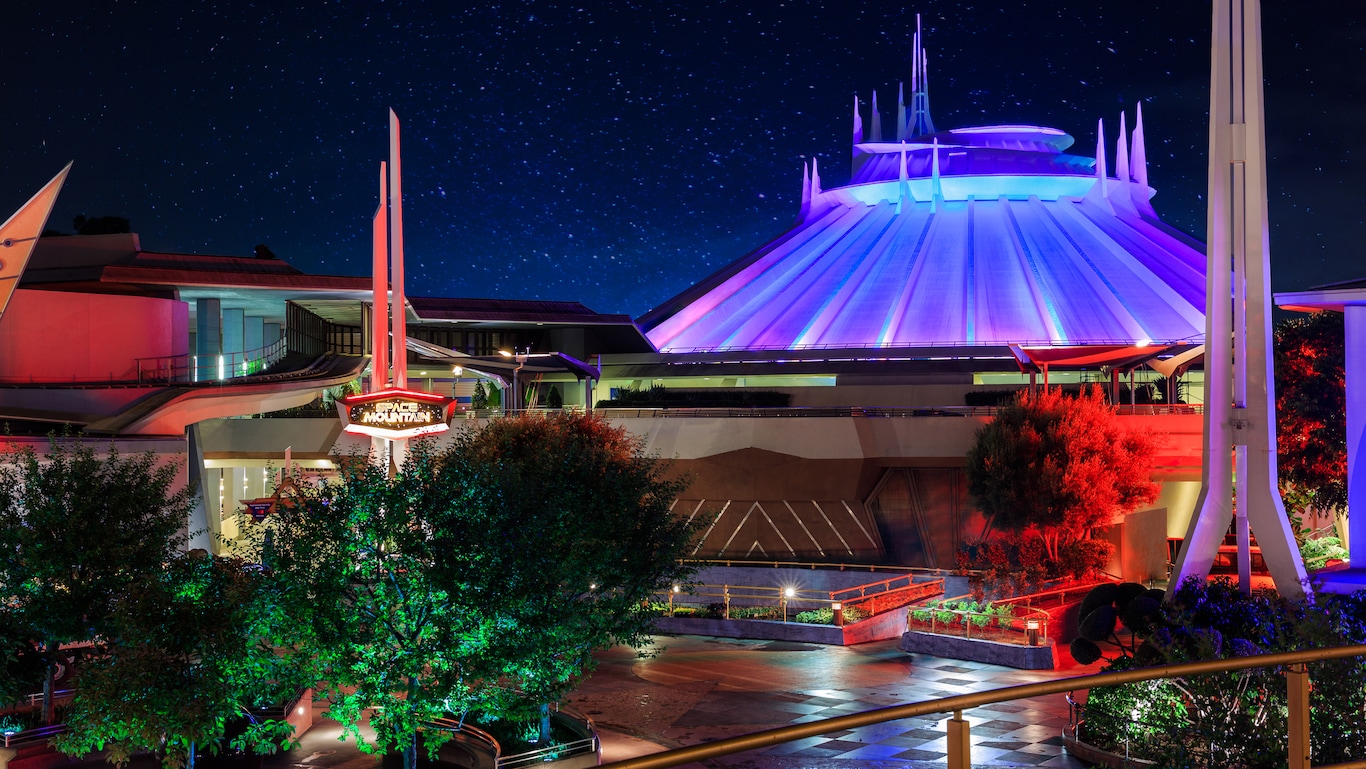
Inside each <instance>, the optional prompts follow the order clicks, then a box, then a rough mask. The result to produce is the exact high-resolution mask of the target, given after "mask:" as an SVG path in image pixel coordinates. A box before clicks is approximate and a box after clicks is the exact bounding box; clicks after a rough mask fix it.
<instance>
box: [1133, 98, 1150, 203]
mask: <svg viewBox="0 0 1366 769" xmlns="http://www.w3.org/2000/svg"><path fill="white" fill-rule="evenodd" d="M1134 109H1135V111H1136V114H1135V116H1134V151H1133V158H1132V163H1133V176H1134V182H1136V183H1137V184H1140V185H1142V186H1143V187H1145V188H1146V187H1147V186H1148V153H1147V151H1146V150H1145V149H1144V145H1143V102H1139V103H1138V104H1137V105H1136V106H1135V107H1134ZM1147 198H1148V191H1147V189H1144V190H1143V199H1144V200H1147Z"/></svg>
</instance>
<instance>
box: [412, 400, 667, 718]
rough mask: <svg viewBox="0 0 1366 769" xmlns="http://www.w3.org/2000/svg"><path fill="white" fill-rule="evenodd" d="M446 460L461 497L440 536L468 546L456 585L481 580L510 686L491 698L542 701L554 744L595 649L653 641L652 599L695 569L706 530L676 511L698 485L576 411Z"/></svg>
mask: <svg viewBox="0 0 1366 769" xmlns="http://www.w3.org/2000/svg"><path fill="white" fill-rule="evenodd" d="M446 459H447V462H448V465H447V472H448V473H449V481H448V482H449V483H451V484H453V485H454V486H455V487H456V488H458V489H460V490H461V493H460V494H458V495H457V496H456V497H455V498H454V505H453V506H452V508H451V509H450V510H449V517H447V518H445V519H444V520H442V521H441V523H440V526H439V527H438V529H437V539H438V541H439V542H440V543H441V544H440V548H441V549H442V550H443V551H450V552H455V553H457V554H458V557H457V558H456V559H454V560H452V561H450V562H448V566H449V567H450V568H454V569H455V573H454V574H452V575H451V578H452V579H453V578H455V577H456V576H457V575H459V574H465V575H469V574H478V575H479V582H480V584H479V585H477V586H474V591H475V592H474V594H473V597H475V598H476V599H477V603H478V605H479V606H480V607H481V611H482V613H483V614H484V616H485V617H486V618H487V621H488V622H490V623H492V627H496V628H497V633H498V635H497V638H496V639H495V642H494V646H493V648H492V649H491V650H490V651H491V652H492V654H493V655H494V656H495V658H496V659H497V661H498V665H499V668H500V670H499V672H500V674H501V678H502V681H503V683H504V684H507V685H509V687H510V688H508V689H502V688H492V689H488V690H487V692H486V693H487V694H489V695H493V694H499V693H500V692H501V693H503V694H504V695H505V696H504V698H503V702H501V703H497V704H495V706H494V707H493V709H494V710H495V711H497V712H501V713H512V714H515V712H516V709H517V707H518V706H519V705H527V704H531V705H534V706H537V707H539V710H540V713H541V729H540V731H541V739H542V741H545V740H548V739H549V736H550V735H549V718H548V705H549V703H551V702H553V701H555V700H558V699H560V698H561V697H563V696H564V695H565V694H566V693H567V692H568V691H570V689H572V687H573V686H574V684H575V681H576V679H577V677H578V676H580V675H581V674H583V673H584V672H585V671H587V670H591V668H592V667H593V664H594V660H593V656H592V655H593V652H594V651H595V650H597V649H602V648H606V647H608V646H612V645H615V644H619V643H621V644H628V645H634V646H639V645H641V644H642V643H643V641H644V640H645V637H646V636H647V635H648V634H649V633H651V632H652V630H651V617H650V616H649V614H648V613H647V612H645V611H642V610H641V605H642V603H643V602H645V601H647V600H648V599H649V597H650V595H651V594H652V593H655V592H659V591H662V590H667V589H668V587H669V586H670V585H672V584H674V583H676V582H679V581H682V580H685V579H686V578H687V577H688V576H689V575H690V574H691V571H692V570H691V567H688V566H685V565H683V564H682V563H681V560H680V559H682V558H683V557H684V556H685V555H686V549H687V546H688V545H689V544H690V543H691V540H692V534H693V529H692V528H691V527H690V525H689V524H688V523H687V522H686V521H685V520H684V519H683V518H681V517H677V516H675V515H673V513H672V512H671V510H670V508H671V506H672V504H673V502H674V500H675V499H676V498H677V496H678V495H679V494H680V493H681V492H682V491H683V489H684V488H685V487H686V482H685V481H683V480H680V479H678V478H676V477H671V476H669V475H668V466H667V465H666V464H665V463H663V462H661V461H659V460H658V459H656V458H654V457H651V456H649V455H647V454H646V453H645V449H644V445H643V443H642V442H641V440H640V439H639V438H636V437H634V436H631V435H630V434H629V433H627V432H626V431H625V430H622V429H620V428H614V427H611V426H610V425H608V424H607V423H606V422H605V421H604V420H602V419H601V418H595V417H592V416H587V415H575V414H567V413H563V412H559V413H553V414H549V415H546V416H537V415H527V416H520V417H515V418H508V419H500V420H496V421H494V422H491V423H490V424H488V425H487V426H485V427H484V428H483V429H481V430H477V431H475V430H469V431H465V432H462V433H461V434H460V435H459V436H457V438H456V440H455V442H454V443H453V445H452V447H451V449H450V452H449V454H448V456H447V458H446ZM523 715H525V711H523Z"/></svg>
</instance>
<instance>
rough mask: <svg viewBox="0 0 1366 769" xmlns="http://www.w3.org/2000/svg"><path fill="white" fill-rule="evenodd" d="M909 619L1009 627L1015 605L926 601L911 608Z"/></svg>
mask: <svg viewBox="0 0 1366 769" xmlns="http://www.w3.org/2000/svg"><path fill="white" fill-rule="evenodd" d="M910 616H911V619H913V620H915V621H916V622H924V623H929V622H931V621H933V622H935V623H938V624H941V625H953V624H955V623H958V622H959V621H960V618H962V620H963V621H965V622H967V623H969V624H971V625H973V626H974V627H979V628H985V627H990V626H992V625H995V626H996V627H1010V624H1011V621H1012V620H1013V619H1014V618H1015V605H1014V604H1009V603H1001V604H997V603H986V604H979V603H977V602H976V601H939V600H932V601H926V602H925V603H924V604H923V605H922V607H921V608H918V609H911V611H910Z"/></svg>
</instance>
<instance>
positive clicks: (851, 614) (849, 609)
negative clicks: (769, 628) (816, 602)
mask: <svg viewBox="0 0 1366 769" xmlns="http://www.w3.org/2000/svg"><path fill="white" fill-rule="evenodd" d="M840 613H842V614H843V615H844V624H846V625H852V624H854V623H855V622H862V621H863V620H865V619H868V617H870V616H872V615H870V614H869V613H868V612H866V611H864V610H863V609H861V608H859V607H857V606H845V607H842V608H841V609H840ZM793 620H795V621H797V622H802V623H805V624H808V625H833V624H835V610H834V609H831V608H830V607H828V606H827V607H825V608H823V609H811V610H809V611H799V612H797V614H796V616H794V617H793Z"/></svg>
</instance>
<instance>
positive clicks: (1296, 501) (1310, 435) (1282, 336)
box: [1275, 311, 1347, 511]
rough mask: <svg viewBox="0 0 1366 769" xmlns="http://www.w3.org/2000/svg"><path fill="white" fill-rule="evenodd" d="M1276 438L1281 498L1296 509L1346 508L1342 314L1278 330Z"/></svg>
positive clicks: (1324, 314) (1321, 315) (1284, 324)
mask: <svg viewBox="0 0 1366 769" xmlns="http://www.w3.org/2000/svg"><path fill="white" fill-rule="evenodd" d="M1275 344H1276V436H1277V441H1276V443H1277V446H1276V448H1277V463H1278V466H1279V469H1280V476H1281V477H1280V481H1281V488H1282V493H1283V494H1284V495H1285V496H1286V497H1287V501H1288V502H1290V504H1291V506H1292V507H1297V508H1299V509H1303V508H1304V507H1306V506H1308V505H1309V504H1313V505H1315V506H1316V507H1319V508H1320V509H1323V510H1333V511H1339V510H1343V509H1345V507H1346V505H1347V418H1346V413H1347V389H1346V375H1345V373H1344V369H1343V351H1344V347H1345V343H1344V338H1343V325H1342V314H1341V313H1337V312H1328V311H1325V312H1318V313H1314V314H1312V315H1307V316H1303V317H1297V318H1291V319H1289V320H1285V321H1282V322H1280V323H1277V324H1276V330H1275Z"/></svg>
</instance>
